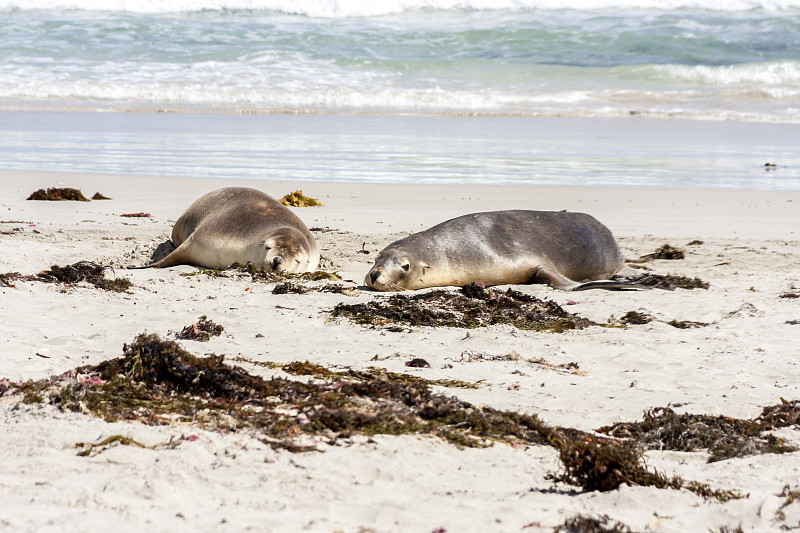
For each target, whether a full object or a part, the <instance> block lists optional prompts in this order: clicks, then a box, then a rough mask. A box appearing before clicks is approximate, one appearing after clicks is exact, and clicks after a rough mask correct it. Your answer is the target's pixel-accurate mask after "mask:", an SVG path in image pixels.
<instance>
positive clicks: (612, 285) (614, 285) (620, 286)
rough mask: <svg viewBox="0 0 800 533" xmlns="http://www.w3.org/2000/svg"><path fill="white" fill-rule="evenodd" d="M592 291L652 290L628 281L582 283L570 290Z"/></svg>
mask: <svg viewBox="0 0 800 533" xmlns="http://www.w3.org/2000/svg"><path fill="white" fill-rule="evenodd" d="M590 289H605V290H607V291H630V290H638V289H652V287H648V286H646V285H639V284H638V283H629V282H627V281H611V280H601V281H590V282H589V283H581V284H579V285H576V286H575V287H573V288H571V289H569V290H571V291H588V290H590Z"/></svg>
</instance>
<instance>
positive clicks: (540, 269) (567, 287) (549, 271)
mask: <svg viewBox="0 0 800 533" xmlns="http://www.w3.org/2000/svg"><path fill="white" fill-rule="evenodd" d="M528 283H542V284H544V285H549V286H550V287H553V288H554V289H560V290H562V291H571V290H575V287H579V286H580V284H579V283H576V282H574V281H572V280H571V279H569V278H568V277H566V276H564V275H563V274H561V272H559V271H558V270H556V268H555V267H553V266H550V265H540V266H537V267H536V268H534V269H533V271H532V272H531V276H530V279H529V280H528Z"/></svg>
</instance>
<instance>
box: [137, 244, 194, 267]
mask: <svg viewBox="0 0 800 533" xmlns="http://www.w3.org/2000/svg"><path fill="white" fill-rule="evenodd" d="M184 242H185V241H184ZM186 263H187V258H186V249H185V248H184V246H183V244H181V246H178V247H177V248H175V249H174V250H172V252H170V253H169V255H167V256H166V257H164V258H162V259H160V260H158V261H156V262H155V263H150V264H149V265H143V266H129V267H128V269H129V270H137V269H142V268H167V267H171V266H175V265H183V264H186Z"/></svg>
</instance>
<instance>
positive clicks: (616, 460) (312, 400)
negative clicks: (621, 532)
mask: <svg viewBox="0 0 800 533" xmlns="http://www.w3.org/2000/svg"><path fill="white" fill-rule="evenodd" d="M297 366H298V367H297V368H295V369H294V370H295V371H296V372H298V373H300V374H303V375H317V374H321V373H324V372H323V371H324V370H325V369H322V368H320V367H318V365H313V364H311V363H305V364H302V363H301V364H299V365H297ZM288 368H289V367H287V369H288ZM328 377H329V378H331V379H326V380H325V381H324V382H322V383H319V382H310V381H309V382H305V383H303V382H299V381H293V380H286V379H281V378H272V379H269V380H265V379H263V378H261V377H259V376H254V375H252V374H249V373H248V372H246V371H245V370H243V369H242V368H241V367H237V366H230V365H228V364H226V363H225V362H224V356H218V355H213V354H212V355H209V356H207V357H196V356H194V355H192V354H190V353H189V352H187V351H186V350H184V349H183V348H181V347H180V346H179V345H178V344H177V343H175V342H173V341H165V340H162V339H160V338H159V337H158V336H157V335H152V334H150V335H147V334H142V335H138V336H137V337H136V338H135V339H134V341H133V342H132V343H131V344H130V345H127V344H126V345H124V347H123V356H122V357H119V358H116V359H111V360H109V361H105V362H103V363H100V364H98V365H94V366H85V367H81V368H78V369H76V370H74V371H72V372H68V373H66V374H63V375H62V376H59V377H56V378H50V379H45V380H40V381H37V382H33V381H28V382H26V383H23V384H18V383H11V382H9V381H8V380H0V395H3V396H8V395H10V394H18V395H21V396H22V397H23V398H22V401H24V402H28V403H37V402H48V403H50V404H52V405H55V406H58V407H59V408H61V409H62V410H65V411H80V412H84V413H87V414H91V415H94V416H98V417H101V418H103V419H105V420H107V421H117V420H130V421H141V422H144V423H148V424H160V425H164V424H185V423H190V424H193V425H196V426H200V427H203V428H205V429H209V430H221V429H226V430H230V431H238V430H243V429H248V430H250V431H253V432H256V433H257V434H259V435H261V436H262V439H263V441H264V442H266V443H268V444H270V445H272V446H274V447H276V448H286V449H289V450H292V451H307V450H312V449H316V446H315V445H313V443H314V442H315V440H316V439H323V440H327V442H328V443H330V444H335V443H336V441H337V439H341V438H348V437H351V436H353V435H376V434H389V435H400V434H428V435H434V436H437V437H439V438H441V439H443V440H445V441H447V442H449V443H451V444H454V445H456V446H460V447H485V446H491V445H492V444H493V443H495V442H505V443H509V444H535V445H550V446H553V447H555V448H556V449H557V450H558V451H559V455H560V457H561V460H562V462H563V463H564V467H565V469H566V473H565V474H564V475H563V476H561V477H559V478H554V479H556V480H559V481H565V482H568V483H572V484H577V485H579V486H581V487H582V488H583V489H584V490H589V491H593V490H600V491H608V490H614V489H616V488H617V487H619V485H621V484H622V483H627V484H635V485H654V486H657V487H661V488H676V489H677V488H686V489H688V490H691V491H693V492H695V493H697V494H699V495H702V496H704V497H716V498H718V499H721V500H724V499H725V498H730V497H740V496H738V495H737V494H736V493H733V492H730V491H713V490H711V489H710V488H709V487H708V486H707V485H701V484H699V483H696V482H684V481H683V480H681V479H680V478H677V477H676V478H670V479H667V478H666V477H664V476H663V475H661V474H658V473H655V472H650V471H649V470H647V468H646V466H645V464H644V462H643V460H642V456H641V454H640V452H639V451H638V450H637V449H636V448H635V447H634V445H633V444H632V443H630V442H627V441H618V440H615V439H611V438H608V437H599V436H595V435H590V434H588V433H585V432H582V431H579V430H574V429H563V428H552V427H550V426H548V425H546V424H545V423H543V422H542V421H541V420H539V418H538V417H537V416H536V415H534V414H521V413H517V412H513V411H499V410H496V409H492V408H490V407H482V406H475V405H472V404H470V403H468V402H465V401H462V400H459V399H457V398H454V397H451V396H447V395H444V394H437V393H434V392H432V391H431V389H430V387H429V385H428V382H426V381H425V380H422V379H419V378H417V379H415V380H411V381H409V382H404V381H399V380H392V379H386V376H385V375H382V374H381V373H376V374H373V375H368V374H367V375H363V374H362V375H361V376H360V378H361V379H339V378H340V377H343V376H337V375H335V373H331V374H330V375H329V376H328ZM302 439H306V442H308V440H309V439H310V440H311V445H309V444H305V445H304V444H303V443H302Z"/></svg>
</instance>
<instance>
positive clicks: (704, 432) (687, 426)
mask: <svg viewBox="0 0 800 533" xmlns="http://www.w3.org/2000/svg"><path fill="white" fill-rule="evenodd" d="M781 407H784V409H783V410H781ZM797 415H798V411H797V404H796V403H794V404H793V405H792V406H791V408H786V407H785V404H784V406H774V407H768V408H765V409H764V413H763V414H762V416H761V417H759V418H756V419H754V420H740V419H736V418H730V417H726V416H710V415H693V414H688V413H684V414H677V413H675V412H674V411H673V410H672V409H670V408H668V407H657V408H654V409H651V410H649V411H646V412H645V414H644V418H643V419H642V421H641V422H621V423H618V424H614V425H612V426H605V427H602V428H600V429H598V430H597V431H598V432H600V433H605V434H607V435H611V436H614V437H617V438H626V439H630V440H631V441H635V442H637V443H639V444H640V445H643V446H646V447H647V448H648V449H653V450H675V451H682V452H693V451H697V450H708V452H709V458H708V462H710V463H711V462H715V461H722V460H725V459H730V458H733V457H745V456H748V455H756V454H763V453H787V452H793V451H796V450H797V448H795V447H793V446H790V445H787V444H786V443H785V442H784V441H782V440H781V439H778V438H777V437H775V436H773V435H770V434H767V435H764V432H765V431H768V430H769V429H773V428H774V427H783V426H778V424H783V425H794V424H796V423H797ZM782 417H783V418H782Z"/></svg>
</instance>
